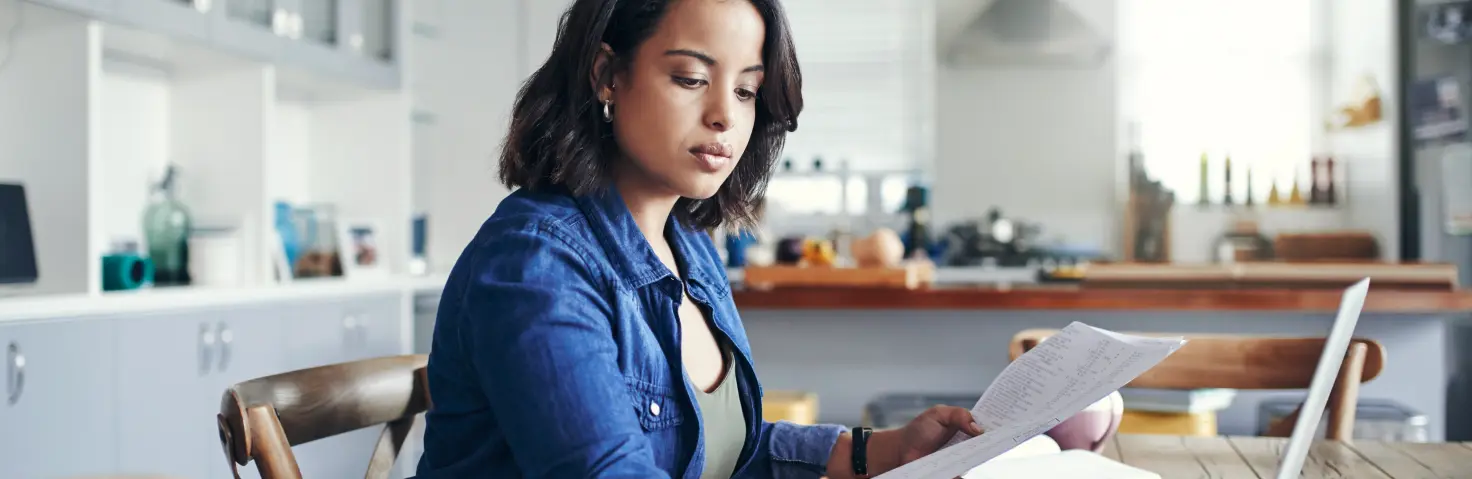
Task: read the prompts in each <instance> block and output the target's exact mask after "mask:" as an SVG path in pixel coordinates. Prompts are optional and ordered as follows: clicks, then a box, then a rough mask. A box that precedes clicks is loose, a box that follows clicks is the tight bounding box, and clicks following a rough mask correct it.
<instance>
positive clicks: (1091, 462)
mask: <svg viewBox="0 0 1472 479" xmlns="http://www.w3.org/2000/svg"><path fill="white" fill-rule="evenodd" d="M1046 477H1080V478H1088V479H1160V474H1156V473H1153V472H1150V471H1146V470H1142V469H1139V468H1135V467H1130V466H1127V465H1124V464H1120V463H1119V462H1117V461H1113V460H1110V459H1109V458H1107V457H1104V456H1100V455H1098V454H1094V453H1093V452H1089V451H1084V450H1079V449H1073V450H1069V451H1063V452H1057V453H1053V454H1046V455H1040V456H1028V457H1022V458H1016V459H1006V458H997V460H995V461H991V462H988V463H986V464H982V465H981V466H979V467H977V468H975V469H972V470H971V472H967V473H966V475H964V476H961V479H1038V478H1046Z"/></svg>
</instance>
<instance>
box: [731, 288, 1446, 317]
mask: <svg viewBox="0 0 1472 479" xmlns="http://www.w3.org/2000/svg"><path fill="white" fill-rule="evenodd" d="M1341 294H1342V292H1341V291H1340V290H1336V289H1169V290H1163V289H1161V290H1157V289H1089V288H1081V287H1079V286H1076V285H1018V286H1013V287H986V286H939V287H933V288H929V289H914V290H907V289H898V288H778V289H771V290H754V289H740V288H737V289H734V290H733V291H732V292H731V296H732V297H733V298H734V299H735V301H736V306H737V307H738V308H740V309H741V310H743V311H749V310H1075V311H1082V310H1094V311H1304V312H1332V311H1336V310H1338V308H1339V301H1340V296H1341ZM1364 311H1365V312H1366V313H1395V314H1418V313H1459V312H1472V291H1469V290H1458V291H1419V290H1407V291H1401V290H1381V289H1374V288H1371V290H1370V294H1369V296H1368V297H1367V298H1366V300H1365V308H1364Z"/></svg>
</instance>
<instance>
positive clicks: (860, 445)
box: [849, 427, 874, 478]
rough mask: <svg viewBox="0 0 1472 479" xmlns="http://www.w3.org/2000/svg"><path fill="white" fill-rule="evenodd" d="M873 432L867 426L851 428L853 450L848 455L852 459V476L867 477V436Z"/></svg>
mask: <svg viewBox="0 0 1472 479" xmlns="http://www.w3.org/2000/svg"><path fill="white" fill-rule="evenodd" d="M873 433H874V430H873V429H870V428H867V427H855V428H854V430H853V452H852V453H851V454H850V455H849V456H850V457H851V458H852V460H853V468H854V477H859V478H866V477H869V436H870V435H871V434H873Z"/></svg>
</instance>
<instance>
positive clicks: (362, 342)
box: [357, 321, 368, 351]
mask: <svg viewBox="0 0 1472 479" xmlns="http://www.w3.org/2000/svg"><path fill="white" fill-rule="evenodd" d="M358 323H359V324H358V338H357V339H358V347H360V348H363V349H364V350H365V351H366V350H367V349H368V325H367V324H363V323H364V322H363V321H359V322H358Z"/></svg>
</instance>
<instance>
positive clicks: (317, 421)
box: [216, 354, 430, 479]
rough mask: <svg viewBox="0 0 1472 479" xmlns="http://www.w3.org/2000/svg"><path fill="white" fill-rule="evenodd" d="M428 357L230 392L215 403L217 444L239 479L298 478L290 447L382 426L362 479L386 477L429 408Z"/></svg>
mask: <svg viewBox="0 0 1472 479" xmlns="http://www.w3.org/2000/svg"><path fill="white" fill-rule="evenodd" d="M428 360H429V358H428V356H426V355H422V354H415V355H404V356H389V357H382V358H374V359H366V360H362V361H354V362H348V363H341V364H332V365H327V366H320V367H315V368H310V369H303V370H298V371H292V372H287V373H282V374H277V375H273V376H267V377H263V378H258V379H252V380H250V381H246V382H243V383H239V384H236V385H234V386H231V387H230V388H229V389H227V390H226V391H225V394H224V397H223V398H221V400H220V414H219V415H218V416H216V422H217V423H218V425H219V428H220V444H221V446H223V447H224V449H225V457H226V459H228V460H229V462H230V470H231V472H233V473H235V477H237V478H239V477H240V474H239V469H238V467H239V466H246V465H249V464H250V461H252V460H254V461H255V462H256V470H257V471H259V472H260V475H261V478H262V479H300V478H301V477H302V474H301V470H300V469H299V468H298V467H297V464H296V458H295V457H294V456H293V455H292V453H291V448H292V446H296V445H298V444H303V443H307V442H311V441H315V440H317V439H322V438H325V437H329V436H334V435H337V434H342V433H346V432H350V431H355V430H358V429H362V428H364V427H368V426H373V425H376V424H386V426H385V427H384V430H383V433H382V435H380V436H379V438H378V445H377V446H376V447H375V448H374V451H373V455H372V456H371V457H370V459H369V464H368V474H367V477H368V478H369V479H374V478H385V477H388V474H389V471H390V470H391V469H392V468H393V464H394V460H395V459H397V457H398V454H399V450H400V448H402V447H403V444H404V439H405V437H407V436H408V434H409V429H410V428H411V427H413V426H414V422H415V421H418V420H419V419H418V414H419V413H422V412H424V411H427V410H428V409H429V407H430V398H429V386H428V380H427V378H426V376H425V366H426V364H428Z"/></svg>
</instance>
